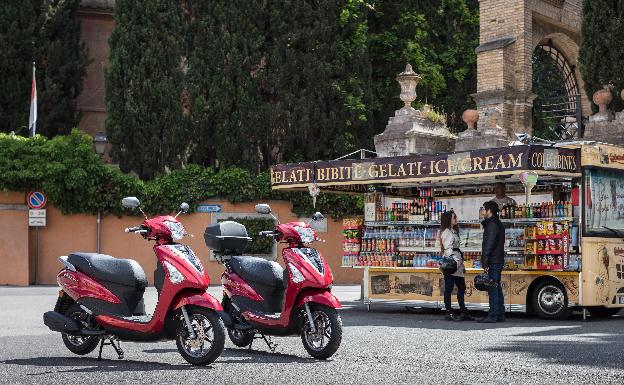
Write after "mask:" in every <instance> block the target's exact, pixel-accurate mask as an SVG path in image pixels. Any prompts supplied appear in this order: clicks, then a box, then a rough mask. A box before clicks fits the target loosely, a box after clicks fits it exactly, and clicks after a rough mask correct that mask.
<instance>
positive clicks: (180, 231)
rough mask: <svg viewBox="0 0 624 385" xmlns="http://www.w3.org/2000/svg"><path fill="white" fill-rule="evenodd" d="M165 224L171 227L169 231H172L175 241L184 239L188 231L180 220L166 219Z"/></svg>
mask: <svg viewBox="0 0 624 385" xmlns="http://www.w3.org/2000/svg"><path fill="white" fill-rule="evenodd" d="M164 223H165V226H167V228H168V229H169V231H171V238H173V240H174V241H177V240H178V239H182V238H183V237H184V234H186V231H185V230H184V226H182V223H180V222H173V221H165V222H164Z"/></svg>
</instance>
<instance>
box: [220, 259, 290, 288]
mask: <svg viewBox="0 0 624 385" xmlns="http://www.w3.org/2000/svg"><path fill="white" fill-rule="evenodd" d="M229 265H230V268H231V269H232V271H233V272H234V273H235V274H236V275H238V276H240V277H241V278H242V279H244V280H245V281H248V282H253V283H258V284H261V285H266V286H271V287H274V288H280V289H284V288H286V284H287V283H288V282H284V269H283V268H282V267H281V266H280V265H279V263H277V262H273V261H267V260H266V259H263V258H258V257H250V256H244V255H237V256H233V257H231V258H230V260H229Z"/></svg>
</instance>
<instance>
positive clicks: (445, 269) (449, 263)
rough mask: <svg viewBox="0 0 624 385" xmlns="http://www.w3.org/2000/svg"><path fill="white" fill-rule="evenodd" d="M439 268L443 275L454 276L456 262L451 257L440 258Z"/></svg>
mask: <svg viewBox="0 0 624 385" xmlns="http://www.w3.org/2000/svg"><path fill="white" fill-rule="evenodd" d="M439 267H440V271H442V273H443V274H454V273H455V272H456V271H457V261H456V260H455V258H453V257H442V261H440V264H439Z"/></svg>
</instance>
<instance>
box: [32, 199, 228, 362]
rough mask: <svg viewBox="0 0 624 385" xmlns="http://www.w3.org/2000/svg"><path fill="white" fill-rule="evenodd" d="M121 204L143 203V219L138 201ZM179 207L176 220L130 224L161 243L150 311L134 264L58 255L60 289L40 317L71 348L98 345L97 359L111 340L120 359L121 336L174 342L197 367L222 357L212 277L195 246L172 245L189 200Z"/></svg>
mask: <svg viewBox="0 0 624 385" xmlns="http://www.w3.org/2000/svg"><path fill="white" fill-rule="evenodd" d="M122 204H123V206H124V207H127V208H138V209H139V210H140V211H141V213H142V214H143V216H145V214H144V213H143V210H141V209H140V207H139V205H140V204H139V200H138V199H137V198H134V197H128V198H124V199H123V201H122ZM180 208H181V210H180V212H178V214H177V215H176V216H175V217H173V216H168V215H167V216H159V217H155V218H152V219H148V218H147V216H145V221H144V222H143V224H141V225H140V226H137V227H131V228H127V229H126V232H127V233H136V234H140V235H142V236H143V238H145V239H147V240H154V241H156V244H155V245H154V253H156V257H157V258H158V263H157V267H156V271H155V272H154V285H155V286H156V289H157V291H158V304H157V305H156V309H155V311H154V314H153V315H151V316H150V315H147V314H145V305H144V302H143V293H144V291H145V287H146V286H147V279H146V278H145V273H144V272H143V269H142V268H141V266H140V265H139V264H138V263H137V262H136V261H133V260H130V259H118V258H113V257H111V256H109V255H104V254H95V253H72V254H69V256H62V257H60V258H59V260H60V261H61V263H62V264H63V265H64V266H65V268H64V269H63V270H61V272H60V273H59V274H58V276H57V281H58V283H59V285H60V286H61V291H60V292H59V298H58V300H57V302H56V306H55V308H54V311H49V312H46V313H45V314H44V315H43V321H44V323H45V325H46V326H48V327H49V328H50V329H51V330H53V331H57V332H61V333H62V338H63V342H64V343H65V346H66V347H67V349H69V350H70V351H71V352H72V353H75V354H79V355H84V354H88V353H90V352H92V351H93V350H94V349H95V348H96V347H97V346H98V343H99V344H100V353H99V356H98V360H100V359H101V358H102V348H103V346H104V345H111V346H112V347H113V348H114V349H115V351H116V352H117V354H118V356H119V358H120V359H121V358H123V350H122V349H121V346H120V344H119V340H126V341H156V340H162V339H175V340H176V344H177V347H178V352H179V353H180V354H181V355H182V357H184V359H185V360H186V361H188V362H189V363H191V364H193V365H207V364H209V363H211V362H213V361H214V360H216V359H217V357H219V356H220V355H221V353H222V351H223V344H224V342H225V329H224V326H223V322H222V321H221V319H220V316H219V312H221V311H222V310H223V308H222V307H221V304H220V303H219V302H218V301H217V300H216V299H215V298H214V297H212V296H211V295H210V294H208V293H207V292H206V289H208V285H209V284H210V278H209V277H208V274H206V272H205V271H204V268H203V266H202V264H201V262H200V261H199V259H198V258H197V257H196V256H195V254H194V253H193V250H191V249H190V248H189V247H188V246H185V245H182V244H179V243H176V242H175V241H176V240H179V239H181V238H182V237H183V236H185V235H188V234H187V233H186V231H185V230H184V227H183V226H182V224H181V223H180V222H179V221H178V220H177V219H176V218H177V216H178V215H180V213H182V212H186V211H187V210H188V204H186V203H183V204H182V205H181V206H180ZM105 341H108V342H105Z"/></svg>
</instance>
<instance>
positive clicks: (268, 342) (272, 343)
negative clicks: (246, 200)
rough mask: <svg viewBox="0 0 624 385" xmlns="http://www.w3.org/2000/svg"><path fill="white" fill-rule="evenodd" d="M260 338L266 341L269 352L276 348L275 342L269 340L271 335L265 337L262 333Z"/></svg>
mask: <svg viewBox="0 0 624 385" xmlns="http://www.w3.org/2000/svg"><path fill="white" fill-rule="evenodd" d="M262 339H263V340H264V342H266V344H267V346H268V347H269V350H270V351H271V353H275V349H277V344H276V343H275V342H273V340H271V337H267V336H265V335H264V334H262Z"/></svg>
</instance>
